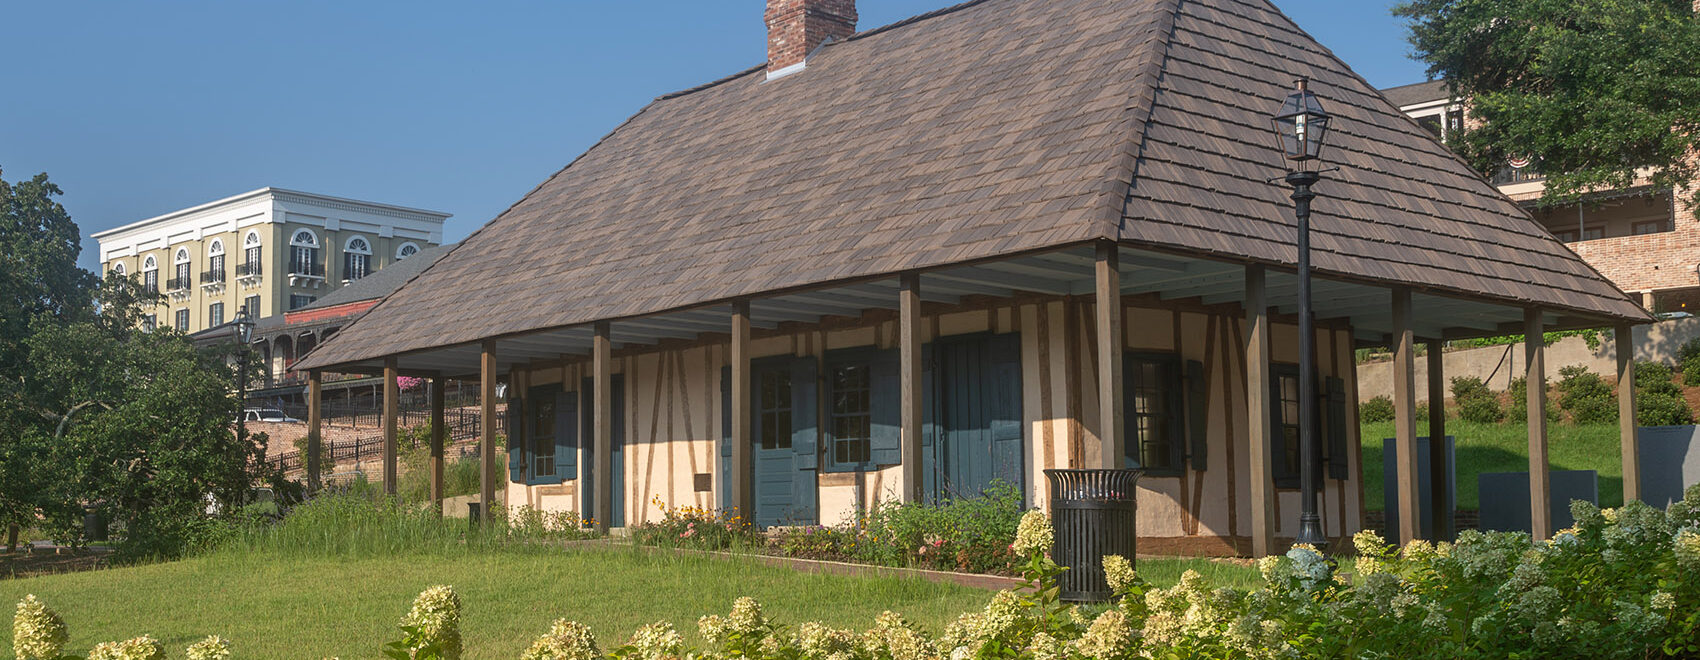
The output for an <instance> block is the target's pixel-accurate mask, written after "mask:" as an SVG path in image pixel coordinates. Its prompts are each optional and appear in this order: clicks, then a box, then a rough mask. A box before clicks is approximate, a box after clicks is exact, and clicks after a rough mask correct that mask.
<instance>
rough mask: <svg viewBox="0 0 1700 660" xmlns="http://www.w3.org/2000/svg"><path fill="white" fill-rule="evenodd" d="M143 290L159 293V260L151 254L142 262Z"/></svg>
mask: <svg viewBox="0 0 1700 660" xmlns="http://www.w3.org/2000/svg"><path fill="white" fill-rule="evenodd" d="M142 288H144V289H147V290H148V291H151V292H153V293H159V260H158V259H155V258H154V256H153V255H151V254H150V255H148V258H146V259H143V260H142Z"/></svg>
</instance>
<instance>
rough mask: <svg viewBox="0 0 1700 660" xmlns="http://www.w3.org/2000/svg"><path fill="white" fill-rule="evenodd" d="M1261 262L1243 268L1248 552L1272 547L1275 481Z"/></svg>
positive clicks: (1266, 314) (1261, 553)
mask: <svg viewBox="0 0 1700 660" xmlns="http://www.w3.org/2000/svg"><path fill="white" fill-rule="evenodd" d="M1267 277H1268V274H1267V272H1266V271H1265V270H1264V268H1263V266H1261V265H1249V266H1246V267H1245V301H1246V302H1245V315H1246V316H1245V322H1246V338H1245V342H1246V346H1245V356H1246V358H1245V359H1246V385H1245V387H1246V426H1248V427H1249V428H1247V429H1246V439H1247V442H1248V444H1249V445H1250V447H1249V449H1250V452H1249V453H1248V458H1249V461H1250V464H1251V465H1250V468H1251V478H1250V481H1251V554H1252V556H1253V557H1267V556H1269V554H1270V553H1271V552H1273V551H1274V548H1275V481H1274V473H1273V472H1271V471H1270V460H1271V457H1270V453H1271V450H1272V448H1271V446H1270V442H1271V441H1272V438H1271V437H1270V433H1271V429H1270V421H1271V418H1270V401H1269V292H1268V287H1267Z"/></svg>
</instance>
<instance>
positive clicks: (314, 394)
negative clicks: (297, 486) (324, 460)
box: [306, 369, 325, 493]
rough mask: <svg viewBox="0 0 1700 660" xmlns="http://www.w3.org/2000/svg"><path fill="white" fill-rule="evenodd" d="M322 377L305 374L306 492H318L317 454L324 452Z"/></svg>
mask: <svg viewBox="0 0 1700 660" xmlns="http://www.w3.org/2000/svg"><path fill="white" fill-rule="evenodd" d="M323 380H324V375H323V374H321V373H319V370H317V369H314V370H312V371H309V372H307V460H306V464H307V492H309V493H317V492H319V477H320V471H321V470H323V468H324V466H322V465H320V464H319V454H320V453H321V452H323V451H324V449H323V448H324V443H325V440H324V437H323V433H324V402H323V401H320V399H322V398H324V382H323Z"/></svg>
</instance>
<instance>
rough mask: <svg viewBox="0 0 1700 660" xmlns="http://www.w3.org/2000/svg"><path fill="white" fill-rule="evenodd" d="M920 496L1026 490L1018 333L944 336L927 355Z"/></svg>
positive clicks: (955, 496)
mask: <svg viewBox="0 0 1700 660" xmlns="http://www.w3.org/2000/svg"><path fill="white" fill-rule="evenodd" d="M922 360H923V363H922V364H923V366H922V376H921V382H922V401H923V407H922V417H921V423H922V434H921V477H922V491H923V492H924V493H927V494H928V495H930V496H931V497H932V499H933V500H934V501H945V500H952V499H961V498H966V497H977V496H979V495H981V494H984V493H985V492H986V491H987V490H988V489H989V488H991V487H992V486H993V485H995V484H1006V485H1008V486H1011V487H1014V488H1017V489H1020V490H1021V491H1023V492H1025V490H1026V488H1025V487H1026V474H1027V471H1026V460H1025V452H1024V451H1023V448H1024V447H1025V445H1026V443H1025V441H1024V433H1023V432H1022V428H1023V426H1022V422H1021V341H1020V335H1017V334H1014V333H1011V334H1000V335H994V334H978V335H963V336H958V337H944V338H942V339H940V340H938V341H936V342H933V343H931V344H928V345H927V346H926V347H924V349H923V351H922Z"/></svg>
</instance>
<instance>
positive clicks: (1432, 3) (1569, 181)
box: [1393, 0, 1700, 203]
mask: <svg viewBox="0 0 1700 660" xmlns="http://www.w3.org/2000/svg"><path fill="white" fill-rule="evenodd" d="M1393 11H1394V14H1396V15H1398V16H1403V17H1405V18H1408V19H1410V29H1411V44H1412V45H1413V47H1414V56H1415V57H1416V58H1417V59H1419V60H1421V61H1423V62H1426V63H1427V64H1428V65H1429V69H1428V72H1429V75H1430V76H1431V77H1433V78H1437V79H1443V80H1445V81H1447V82H1448V84H1449V85H1450V86H1451V89H1452V91H1453V93H1454V94H1455V95H1456V97H1457V98H1461V99H1467V108H1468V112H1469V115H1470V119H1471V121H1469V122H1467V126H1466V127H1465V130H1463V131H1461V132H1458V133H1455V134H1453V135H1452V136H1449V140H1448V142H1449V146H1451V147H1452V148H1453V149H1455V150H1456V151H1457V152H1458V153H1459V154H1461V155H1462V156H1463V157H1464V158H1465V159H1466V160H1468V161H1469V162H1470V164H1471V165H1472V166H1473V167H1475V168H1476V169H1477V170H1478V171H1480V172H1482V173H1483V174H1484V175H1490V176H1491V175H1492V174H1493V173H1494V172H1495V171H1497V170H1498V169H1499V168H1500V167H1503V166H1504V165H1505V164H1506V163H1507V161H1509V160H1510V159H1513V158H1530V159H1532V160H1533V161H1534V163H1535V165H1536V166H1537V167H1539V168H1540V170H1541V171H1542V172H1543V173H1544V174H1545V175H1546V177H1547V187H1546V197H1545V198H1544V200H1543V201H1544V202H1546V203H1558V202H1568V201H1572V200H1575V199H1578V198H1580V197H1581V195H1583V194H1585V193H1587V192H1589V191H1593V190H1605V189H1616V188H1627V187H1630V186H1632V185H1635V184H1636V183H1637V181H1638V180H1641V178H1642V177H1645V179H1646V181H1647V182H1648V183H1650V184H1652V185H1654V186H1657V187H1661V188H1663V187H1682V186H1686V185H1687V184H1688V183H1689V182H1690V181H1691V180H1693V179H1694V178H1695V175H1696V173H1697V163H1696V160H1695V158H1694V157H1693V155H1694V154H1696V153H1700V130H1697V129H1700V67H1697V66H1696V64H1695V63H1696V62H1700V20H1697V19H1696V17H1695V13H1694V3H1693V2H1692V0H1407V1H1406V2H1403V3H1401V4H1399V5H1397V6H1395V8H1394V10H1393Z"/></svg>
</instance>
